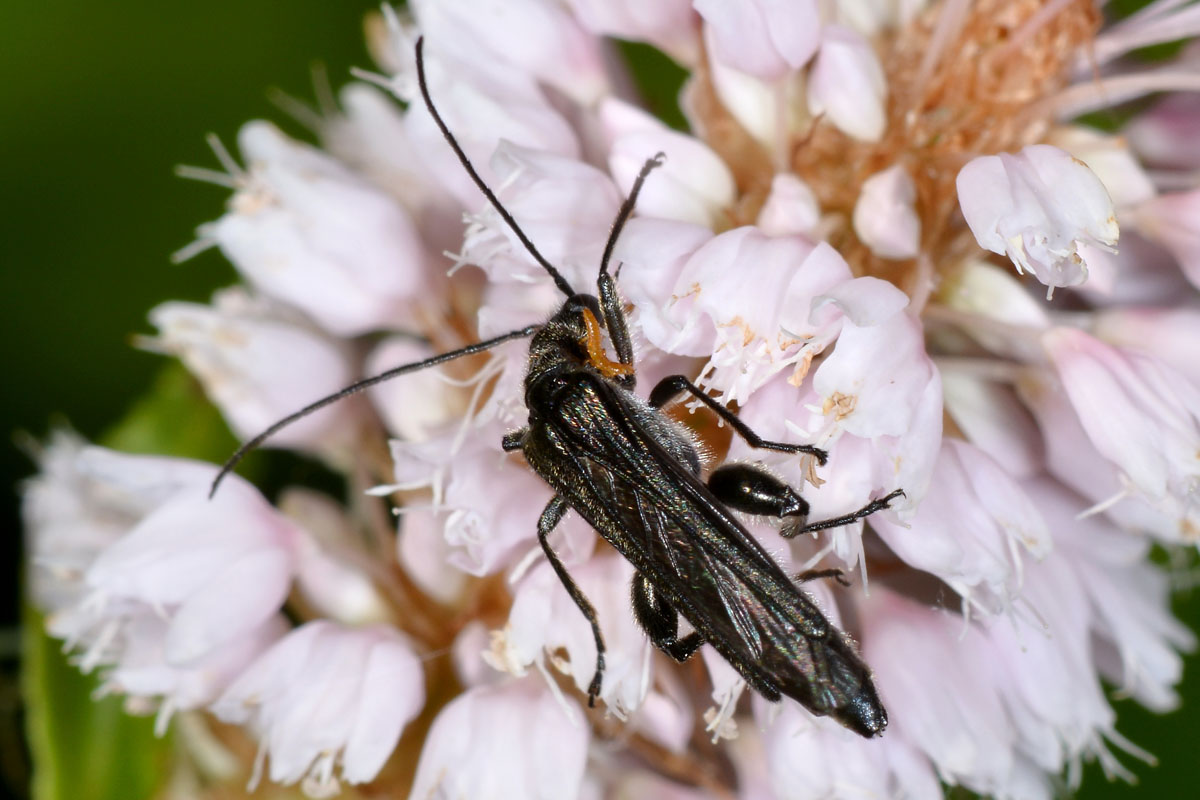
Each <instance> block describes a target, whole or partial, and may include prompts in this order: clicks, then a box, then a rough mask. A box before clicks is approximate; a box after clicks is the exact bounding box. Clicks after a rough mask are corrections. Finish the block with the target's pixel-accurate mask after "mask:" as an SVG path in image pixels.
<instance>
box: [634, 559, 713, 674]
mask: <svg viewBox="0 0 1200 800" xmlns="http://www.w3.org/2000/svg"><path fill="white" fill-rule="evenodd" d="M630 590H631V594H632V595H633V614H634V616H635V617H636V618H637V621H638V624H639V625H641V626H642V630H644V631H645V632H646V635H647V636H649V637H650V641H651V643H653V644H654V646H655V647H657V648H658V649H659V650H662V651H663V652H664V653H666V654H667V655H669V656H670V657H671V658H673V659H675V660H676V661H678V662H679V663H681V664H682V663H683V662H684V661H687V660H688V659H689V658H691V657H692V656H693V655H695V654H696V651H697V650H699V649H700V645H702V644H704V637H702V636H701V635H700V632H699V631H692V632H691V633H689V634H688V635H687V636H684V637H683V638H682V639H680V638H679V614H678V613H677V612H676V611H675V609H674V608H673V607H672V606H671V604H670V602H668V601H667V598H665V597H663V596H662V594H661V593H660V592H658V591H657V590H656V589H655V588H654V585H653V584H652V583H650V581H649V580H648V579H647V578H646V576H645V575H643V574H642V573H640V572H638V573H635V574H634V576H633V583H632V584H631V585H630Z"/></svg>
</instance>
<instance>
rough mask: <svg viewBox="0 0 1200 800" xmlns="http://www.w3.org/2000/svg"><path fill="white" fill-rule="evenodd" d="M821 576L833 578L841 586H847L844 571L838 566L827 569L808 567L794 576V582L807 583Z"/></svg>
mask: <svg viewBox="0 0 1200 800" xmlns="http://www.w3.org/2000/svg"><path fill="white" fill-rule="evenodd" d="M821 578H833V579H834V580H835V581H837V582H838V583H840V584H841V585H842V586H849V585H850V581H848V580H846V571H845V570H843V569H841V568H839V567H830V568H829V569H808V570H805V571H804V572H801V573H800V574H799V575H796V576H794V580H795V581H796V583H808V582H809V581H815V580H819V579H821Z"/></svg>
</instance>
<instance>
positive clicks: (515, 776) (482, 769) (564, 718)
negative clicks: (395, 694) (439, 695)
mask: <svg viewBox="0 0 1200 800" xmlns="http://www.w3.org/2000/svg"><path fill="white" fill-rule="evenodd" d="M590 739H591V732H590V730H589V728H588V726H587V725H586V724H585V723H584V718H583V714H582V713H581V712H580V710H579V707H578V706H577V705H576V704H575V703H574V702H573V701H571V700H563V699H560V698H557V697H556V696H555V695H554V693H553V692H551V691H550V690H549V689H548V688H546V686H545V685H544V684H543V683H542V681H541V679H540V678H534V677H529V678H525V679H522V680H512V681H505V682H503V683H500V684H498V685H496V686H479V687H476V688H474V689H468V690H467V691H466V692H464V693H463V694H461V695H459V696H458V697H456V698H455V699H454V700H452V701H451V702H450V703H449V704H448V705H447V706H446V707H445V708H443V709H442V710H441V712H440V713H439V714H438V716H437V718H436V719H435V720H434V721H433V727H432V728H431V729H430V731H429V736H428V738H427V739H426V742H425V747H424V749H423V750H422V752H421V760H420V762H419V763H418V764H417V775H416V778H415V779H414V781H413V786H412V790H411V792H410V793H409V798H410V800H419V799H420V798H425V797H471V798H478V799H479V800H492V799H493V798H495V800H501V799H502V798H504V799H506V798H511V797H527V798H531V800H570V798H574V797H578V796H579V790H580V783H581V781H582V779H583V770H584V765H585V761H586V759H587V750H588V742H589V740H590Z"/></svg>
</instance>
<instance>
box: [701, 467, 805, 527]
mask: <svg viewBox="0 0 1200 800" xmlns="http://www.w3.org/2000/svg"><path fill="white" fill-rule="evenodd" d="M708 488H709V489H710V490H712V493H713V494H714V495H716V497H717V499H718V500H720V501H721V502H722V503H724V504H725V505H727V506H729V507H730V508H732V509H735V510H737V511H741V512H744V513H746V514H756V515H758V516H762V517H797V516H799V517H804V516H806V515H807V514H808V503H806V502H805V501H804V498H803V497H801V496H800V493H799V492H797V491H796V490H795V489H793V488H792V487H791V486H788V485H787V484H786V483H784V482H783V481H781V480H779V478H776V477H775V476H774V475H772V474H771V473H769V472H767V471H766V470H765V469H763V468H762V467H758V466H755V465H753V464H724V465H722V466H720V467H717V468H716V469H715V470H713V473H712V475H709V476H708Z"/></svg>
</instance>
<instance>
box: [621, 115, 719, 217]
mask: <svg viewBox="0 0 1200 800" xmlns="http://www.w3.org/2000/svg"><path fill="white" fill-rule="evenodd" d="M599 114H600V122H601V124H602V125H603V126H604V127H603V130H604V133H605V135H606V136H607V138H608V141H609V152H608V167H609V170H610V171H611V172H612V175H613V178H614V179H615V180H616V182H617V186H618V187H619V188H620V189H621V192H622V193H628V192H629V189H630V187H632V186H633V180H634V178H635V177H636V176H637V174H638V171H639V170H640V169H641V168H642V165H643V164H645V163H646V159H648V158H651V157H653V156H654V155H655V154H656V153H662V154H663V155H665V156H666V160H665V161H664V163H663V165H662V166H661V167H659V168H658V170H657V171H656V173H655V180H653V181H648V182H647V184H646V187H645V188H644V189H643V190H642V194H641V195H640V197H639V198H638V208H639V209H640V210H641V212H642V213H643V214H644V215H646V216H650V217H665V218H667V219H678V220H682V221H684V222H695V223H698V224H702V225H711V224H712V223H713V222H715V221H716V219H717V216H718V214H719V213H720V210H721V209H722V208H724V207H725V206H727V205H729V204H730V203H731V202H733V197H734V193H735V189H736V187H735V185H734V180H733V174H732V173H731V172H730V171H729V167H727V166H726V165H725V162H723V161H722V160H721V158H720V157H719V156H718V155H717V154H716V153H714V152H713V151H712V149H711V148H709V147H708V145H706V144H704V143H703V142H702V141H700V140H699V139H696V138H693V137H691V136H686V135H684V134H682V133H678V132H677V131H673V130H671V129H670V128H668V127H667V126H666V125H663V124H662V123H661V122H659V121H658V120H657V119H655V118H654V117H652V116H650V115H649V114H647V113H646V112H644V111H642V110H641V109H638V108H634V107H633V106H630V105H628V104H627V103H623V102H621V101H619V100H616V99H613V98H609V99H607V100H605V101H604V102H603V104H602V105H601V106H600V110H599Z"/></svg>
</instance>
